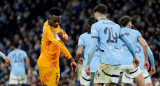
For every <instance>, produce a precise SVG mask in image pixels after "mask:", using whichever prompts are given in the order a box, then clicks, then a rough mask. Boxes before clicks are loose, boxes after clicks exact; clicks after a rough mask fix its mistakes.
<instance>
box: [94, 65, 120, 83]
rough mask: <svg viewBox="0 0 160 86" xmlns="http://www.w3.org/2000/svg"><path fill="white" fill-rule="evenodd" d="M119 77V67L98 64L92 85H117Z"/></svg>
mask: <svg viewBox="0 0 160 86" xmlns="http://www.w3.org/2000/svg"><path fill="white" fill-rule="evenodd" d="M119 75H120V66H119V65H107V64H100V65H99V66H98V68H97V71H96V73H95V76H94V83H103V84H108V83H118V80H119Z"/></svg>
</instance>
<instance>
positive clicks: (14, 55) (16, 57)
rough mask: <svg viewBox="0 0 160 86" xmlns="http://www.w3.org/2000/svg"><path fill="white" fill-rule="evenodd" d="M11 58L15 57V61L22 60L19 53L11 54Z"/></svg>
mask: <svg viewBox="0 0 160 86" xmlns="http://www.w3.org/2000/svg"><path fill="white" fill-rule="evenodd" d="M13 58H15V60H14V62H15V63H17V62H22V59H21V54H19V55H18V56H17V55H16V54H13Z"/></svg>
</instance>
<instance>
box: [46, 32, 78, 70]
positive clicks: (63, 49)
mask: <svg viewBox="0 0 160 86" xmlns="http://www.w3.org/2000/svg"><path fill="white" fill-rule="evenodd" d="M46 34H47V38H48V39H49V40H50V41H51V42H52V43H53V44H54V45H55V47H57V48H58V49H60V51H61V52H62V53H63V55H64V56H65V57H66V58H67V59H69V60H70V61H71V67H72V70H73V69H74V70H75V71H77V65H76V63H75V61H74V59H73V58H72V56H71V54H70V52H69V51H68V49H67V48H66V47H65V45H64V43H63V42H62V41H61V40H60V38H59V37H58V36H56V35H57V34H55V33H54V32H52V31H51V30H50V29H48V31H47V33H46Z"/></svg>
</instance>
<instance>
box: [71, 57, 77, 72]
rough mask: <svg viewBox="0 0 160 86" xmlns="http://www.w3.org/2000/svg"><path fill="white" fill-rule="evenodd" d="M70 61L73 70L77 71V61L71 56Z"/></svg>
mask: <svg viewBox="0 0 160 86" xmlns="http://www.w3.org/2000/svg"><path fill="white" fill-rule="evenodd" d="M70 61H71V63H70V66H71V68H72V70H74V71H75V72H76V71H77V64H76V62H75V61H74V59H73V58H71V59H70Z"/></svg>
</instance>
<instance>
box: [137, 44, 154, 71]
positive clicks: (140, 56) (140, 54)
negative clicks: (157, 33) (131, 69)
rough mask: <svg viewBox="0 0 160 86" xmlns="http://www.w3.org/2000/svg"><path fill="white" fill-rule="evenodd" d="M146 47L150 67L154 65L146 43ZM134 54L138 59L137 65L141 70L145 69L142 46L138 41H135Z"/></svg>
mask: <svg viewBox="0 0 160 86" xmlns="http://www.w3.org/2000/svg"><path fill="white" fill-rule="evenodd" d="M147 47H148V57H149V61H150V62H151V67H155V65H154V56H153V53H152V51H151V49H150V47H149V46H148V44H147ZM136 55H137V57H138V59H139V61H140V65H139V67H140V68H141V70H145V68H144V62H145V56H144V51H143V47H142V46H141V45H140V43H137V50H136Z"/></svg>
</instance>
